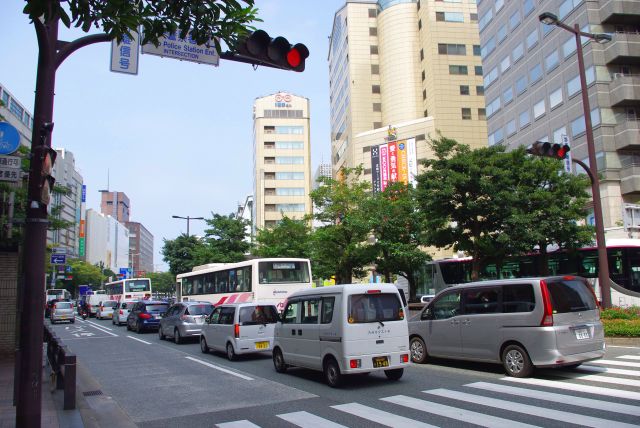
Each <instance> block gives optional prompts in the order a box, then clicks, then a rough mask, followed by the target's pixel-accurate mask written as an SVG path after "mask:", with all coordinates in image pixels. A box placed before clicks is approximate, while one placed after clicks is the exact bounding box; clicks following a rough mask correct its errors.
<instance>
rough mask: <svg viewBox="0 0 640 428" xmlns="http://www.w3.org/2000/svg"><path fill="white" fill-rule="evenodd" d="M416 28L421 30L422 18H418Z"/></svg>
mask: <svg viewBox="0 0 640 428" xmlns="http://www.w3.org/2000/svg"><path fill="white" fill-rule="evenodd" d="M418 30H422V19H418Z"/></svg>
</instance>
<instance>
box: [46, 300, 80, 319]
mask: <svg viewBox="0 0 640 428" xmlns="http://www.w3.org/2000/svg"><path fill="white" fill-rule="evenodd" d="M49 318H50V319H51V324H55V323H57V322H60V321H69V322H70V323H74V322H76V314H75V312H74V310H73V303H71V302H69V301H58V302H55V303H54V304H53V306H52V307H51V314H50V315H49Z"/></svg>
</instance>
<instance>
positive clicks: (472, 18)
mask: <svg viewBox="0 0 640 428" xmlns="http://www.w3.org/2000/svg"><path fill="white" fill-rule="evenodd" d="M469 21H471V22H478V14H477V13H470V14H469Z"/></svg>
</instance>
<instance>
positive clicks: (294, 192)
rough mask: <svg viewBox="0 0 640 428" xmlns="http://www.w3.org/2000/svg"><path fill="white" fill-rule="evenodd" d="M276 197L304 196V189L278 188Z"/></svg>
mask: <svg viewBox="0 0 640 428" xmlns="http://www.w3.org/2000/svg"><path fill="white" fill-rule="evenodd" d="M275 194H276V196H304V187H278V188H276V189H275Z"/></svg>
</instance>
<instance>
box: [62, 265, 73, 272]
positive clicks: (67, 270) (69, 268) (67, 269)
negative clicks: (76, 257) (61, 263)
mask: <svg viewBox="0 0 640 428" xmlns="http://www.w3.org/2000/svg"><path fill="white" fill-rule="evenodd" d="M64 271H65V272H67V273H71V272H73V268H72V267H71V266H65V267H64Z"/></svg>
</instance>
